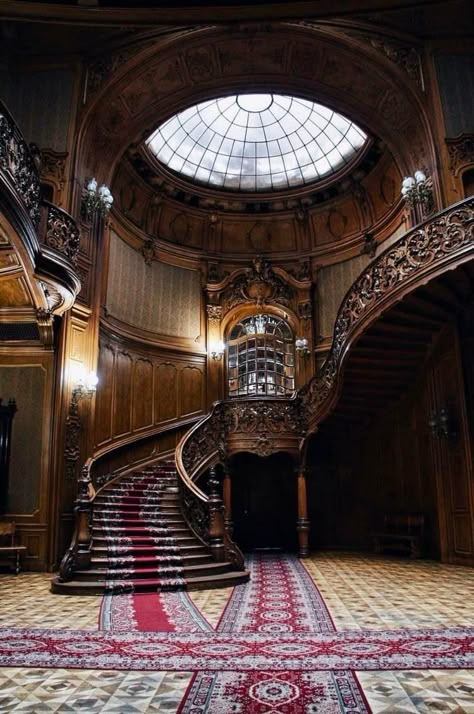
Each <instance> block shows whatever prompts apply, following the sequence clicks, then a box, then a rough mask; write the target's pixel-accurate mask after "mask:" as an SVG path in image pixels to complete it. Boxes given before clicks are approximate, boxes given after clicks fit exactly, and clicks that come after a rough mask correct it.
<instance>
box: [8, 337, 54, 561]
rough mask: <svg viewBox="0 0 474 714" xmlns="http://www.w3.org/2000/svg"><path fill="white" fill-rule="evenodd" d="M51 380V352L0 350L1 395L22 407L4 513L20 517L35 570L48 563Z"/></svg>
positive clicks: (19, 533)
mask: <svg viewBox="0 0 474 714" xmlns="http://www.w3.org/2000/svg"><path fill="white" fill-rule="evenodd" d="M52 384H53V355H52V354H51V353H48V352H44V351H43V352H40V351H36V352H35V351H34V350H31V351H30V353H29V354H24V355H17V356H15V357H11V356H8V355H2V356H0V397H1V398H2V399H3V400H4V401H6V400H8V399H9V398H12V399H15V400H16V402H17V408H18V411H17V413H16V415H15V418H14V420H13V429H12V449H11V460H10V480H9V483H10V489H9V499H8V500H9V509H8V512H7V513H6V514H5V515H4V517H5V518H6V519H7V520H13V521H15V522H16V530H17V540H18V542H19V543H20V544H21V545H26V546H27V549H28V550H27V552H26V555H25V557H24V564H25V566H26V567H27V568H30V569H33V570H45V569H46V568H47V567H48V564H49V562H48V547H49V538H50V535H51V531H50V529H51V524H52V521H53V507H52V502H51V498H50V493H51V491H52V489H53V473H52V469H51V456H50V431H51V424H52V415H53V407H52V402H51V394H52Z"/></svg>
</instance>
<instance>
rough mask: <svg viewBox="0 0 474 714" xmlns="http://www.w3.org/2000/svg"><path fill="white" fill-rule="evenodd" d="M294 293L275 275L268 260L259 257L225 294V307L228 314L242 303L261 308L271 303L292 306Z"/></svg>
mask: <svg viewBox="0 0 474 714" xmlns="http://www.w3.org/2000/svg"><path fill="white" fill-rule="evenodd" d="M293 294H294V291H293V289H292V288H291V287H290V286H289V285H288V284H287V283H285V281H284V280H282V279H281V278H280V277H279V276H278V275H276V274H275V273H274V271H273V270H272V267H271V265H270V263H269V262H268V260H266V259H265V258H263V257H262V256H258V257H257V258H255V260H254V261H253V262H252V267H251V268H249V269H247V270H246V272H245V274H244V275H239V276H238V277H237V278H236V279H235V280H234V282H233V283H232V284H231V286H230V288H229V289H228V290H227V291H226V292H225V293H224V296H223V306H224V310H225V312H228V311H229V310H231V309H232V308H233V307H235V306H236V305H240V304H242V303H248V302H250V303H255V305H257V307H259V308H261V307H263V306H264V305H266V304H269V303H279V304H280V305H290V302H291V300H292V297H293Z"/></svg>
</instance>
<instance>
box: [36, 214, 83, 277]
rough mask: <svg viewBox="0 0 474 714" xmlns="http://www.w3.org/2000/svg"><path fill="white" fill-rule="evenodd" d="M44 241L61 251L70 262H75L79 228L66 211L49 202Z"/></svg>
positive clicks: (77, 250)
mask: <svg viewBox="0 0 474 714" xmlns="http://www.w3.org/2000/svg"><path fill="white" fill-rule="evenodd" d="M44 242H45V243H46V245H47V246H49V248H54V250H57V251H59V252H60V253H63V254H64V255H66V256H67V257H68V258H69V260H71V261H72V263H74V264H75V263H76V260H77V254H78V252H79V242H80V234H79V228H78V227H77V224H76V222H75V220H74V219H73V218H72V216H70V215H69V214H68V213H66V211H63V210H62V209H61V208H58V207H57V206H52V205H50V204H48V218H47V224H46V233H45V236H44Z"/></svg>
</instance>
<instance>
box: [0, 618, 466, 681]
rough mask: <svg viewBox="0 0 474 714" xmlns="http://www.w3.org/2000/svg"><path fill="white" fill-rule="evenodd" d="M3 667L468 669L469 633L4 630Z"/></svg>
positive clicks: (0, 648)
mask: <svg viewBox="0 0 474 714" xmlns="http://www.w3.org/2000/svg"><path fill="white" fill-rule="evenodd" d="M0 666H5V667H72V668H79V669H143V670H168V671H170V670H171V671H187V672H189V671H197V670H207V671H210V672H211V671H212V672H219V671H228V672H229V671H246V672H258V671H262V670H263V671H267V672H268V671H270V670H271V671H280V672H281V671H295V672H296V671H301V670H305V671H308V670H311V669H313V670H323V671H324V670H325V671H328V670H342V669H351V670H361V671H365V670H398V669H463V668H464V669H466V668H467V669H469V668H473V667H474V628H448V629H441V630H429V629H428V630H411V629H410V630H385V631H381V632H376V631H375V632H373V631H365V632H364V631H361V630H354V631H352V632H332V633H318V632H315V633H310V632H291V633H281V634H280V635H278V636H277V637H276V636H275V635H274V634H273V633H264V632H241V633H239V632H230V633H227V632H212V631H211V632H189V633H176V632H131V631H127V632H94V631H88V630H43V629H27V628H2V629H1V630H0Z"/></svg>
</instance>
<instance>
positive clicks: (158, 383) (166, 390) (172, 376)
mask: <svg viewBox="0 0 474 714" xmlns="http://www.w3.org/2000/svg"><path fill="white" fill-rule="evenodd" d="M178 374H179V372H178V369H177V367H176V366H175V365H174V364H173V363H172V362H163V363H162V364H157V365H156V366H155V396H154V398H155V404H156V416H155V423H156V424H160V423H163V422H167V421H170V420H172V419H175V418H176V415H177V414H178Z"/></svg>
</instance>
